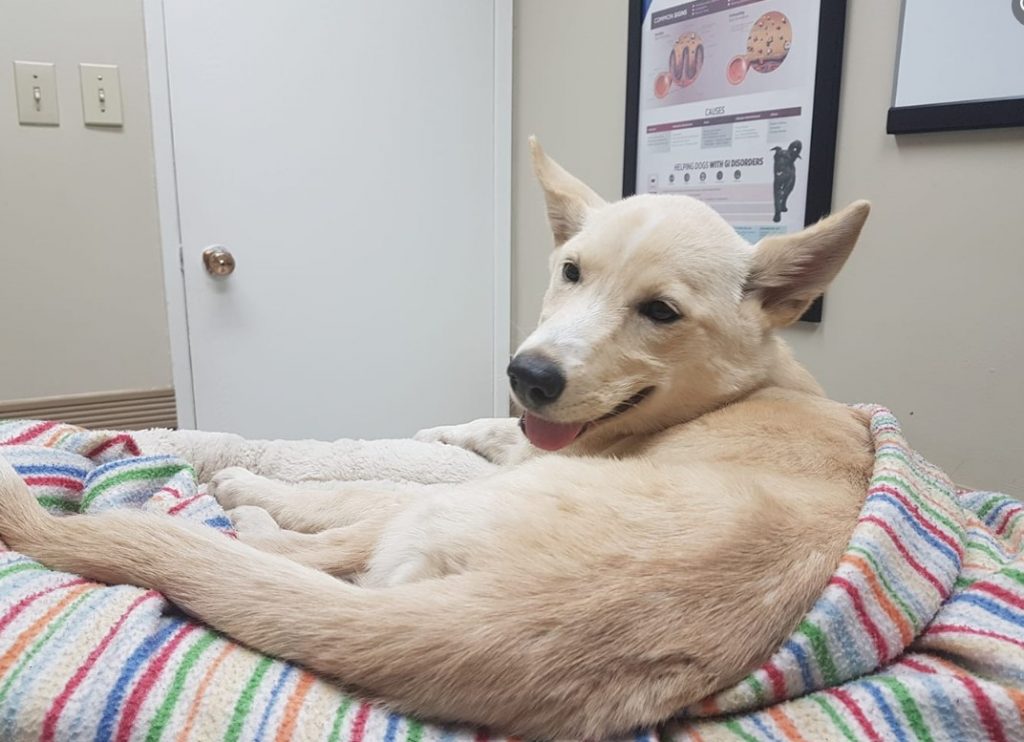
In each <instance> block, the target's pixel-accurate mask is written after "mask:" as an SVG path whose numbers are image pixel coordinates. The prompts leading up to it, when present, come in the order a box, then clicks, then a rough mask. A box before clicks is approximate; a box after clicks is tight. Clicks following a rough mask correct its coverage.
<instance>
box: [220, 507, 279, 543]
mask: <svg viewBox="0 0 1024 742" xmlns="http://www.w3.org/2000/svg"><path fill="white" fill-rule="evenodd" d="M228 516H229V517H230V518H231V522H232V523H233V524H234V526H235V530H236V531H237V532H238V533H239V535H242V536H251V535H255V536H259V535H263V534H269V533H277V532H278V531H279V530H281V527H280V526H278V525H277V521H275V520H274V517H273V516H272V515H271V514H270V513H268V512H267V511H266V510H264V509H263V508H259V507H256V506H255V505H240V506H238V507H237V508H234V509H232V510H229V511H228Z"/></svg>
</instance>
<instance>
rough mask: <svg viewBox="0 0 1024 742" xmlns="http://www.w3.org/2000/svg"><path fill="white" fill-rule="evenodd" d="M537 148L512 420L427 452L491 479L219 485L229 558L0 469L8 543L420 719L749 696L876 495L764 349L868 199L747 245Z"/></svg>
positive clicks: (848, 436) (833, 430) (825, 280)
mask: <svg viewBox="0 0 1024 742" xmlns="http://www.w3.org/2000/svg"><path fill="white" fill-rule="evenodd" d="M531 146H532V150H533V161H534V168H535V171H536V175H537V177H538V178H539V181H540V184H541V185H542V187H543V190H544V193H545V198H546V203H547V208H548V214H549V217H550V223H551V227H552V231H553V234H554V238H555V240H554V241H555V248H554V251H553V253H552V255H551V265H552V268H553V269H552V272H551V273H552V275H551V283H550V286H549V288H548V290H547V294H546V296H545V299H544V302H543V310H542V313H541V318H540V323H539V325H538V327H537V329H536V331H535V332H534V333H533V334H531V335H530V336H529V337H528V338H527V339H526V341H525V342H524V343H523V344H522V346H521V347H520V348H519V349H518V351H517V353H516V354H515V356H514V358H513V360H512V362H511V364H510V366H509V377H510V383H511V387H512V391H513V394H514V397H515V399H516V400H517V402H518V403H519V404H520V405H521V406H522V408H523V411H524V412H523V415H522V417H521V418H520V419H515V418H509V419H498V420H481V421H476V422H473V423H470V424H468V425H463V426H454V427H443V428H438V429H432V430H429V431H425V432H423V433H422V434H421V435H420V436H419V437H420V438H421V439H425V440H434V441H441V442H444V443H448V444H453V445H458V446H464V447H466V448H469V449H471V450H474V451H477V452H478V453H480V454H481V455H483V456H486V457H487V458H489V459H491V460H492V461H496V462H499V463H502V464H504V465H505V466H502V467H500V468H499V469H498V471H497V473H495V474H494V475H491V476H488V477H486V478H484V479H480V480H477V481H472V482H467V483H463V484H457V485H450V486H447V485H446V486H442V487H440V488H438V489H436V490H434V491H433V492H431V493H429V494H423V492H422V491H419V492H418V494H416V495H414V494H413V493H412V492H411V491H409V492H406V491H404V490H403V489H401V488H400V487H398V488H395V489H391V488H387V489H385V488H381V491H375V490H374V489H373V488H372V487H370V486H368V485H365V484H358V483H349V484H345V483H339V484H338V486H337V488H336V489H334V490H332V491H325V490H320V489H314V490H309V491H302V489H303V488H302V486H301V485H286V484H282V483H279V482H273V481H269V480H265V479H261V478H260V477H257V476H255V475H253V474H250V473H248V472H246V471H244V470H238V469H228V470H225V471H222V472H220V473H218V474H217V475H216V476H215V478H214V480H213V481H212V482H211V483H210V484H209V491H210V492H211V493H212V494H214V495H215V496H216V497H217V498H218V499H219V501H220V502H221V503H222V504H223V505H224V506H225V507H226V508H228V509H230V510H231V512H232V515H233V517H234V519H235V522H236V524H237V526H238V530H239V533H240V537H239V540H233V539H229V538H225V537H224V536H223V535H221V534H219V533H216V532H214V531H212V530H210V529H206V528H203V527H201V526H192V525H188V524H183V523H181V522H173V521H171V520H170V519H168V518H165V517H162V516H159V515H155V514H146V513H141V512H132V511H112V512H106V513H103V514H97V515H89V516H70V517H53V516H51V515H49V514H48V513H47V512H46V511H44V510H43V509H42V508H41V507H40V506H39V505H38V504H37V502H36V501H35V499H34V498H33V497H32V496H31V494H30V492H29V490H28V489H27V487H26V486H25V484H24V483H23V482H22V481H21V479H20V478H18V477H17V475H16V474H15V473H14V471H13V469H12V468H11V467H10V466H9V465H6V464H4V465H2V466H0V537H2V539H3V541H4V542H5V543H7V544H8V545H9V546H10V548H12V549H15V550H17V551H19V552H22V553H24V554H26V555H29V556H31V557H32V558H35V559H38V560H39V561H41V562H42V563H43V564H45V565H47V566H49V567H51V568H53V569H57V570H63V571H66V572H73V573H76V574H80V575H83V576H85V577H88V578H91V579H95V580H100V581H104V582H109V583H127V584H132V585H138V586H141V587H145V588H151V589H155V590H159V591H160V592H162V593H163V594H165V595H166V596H167V597H168V598H169V599H170V600H172V601H173V602H174V603H176V604H177V605H178V606H179V607H180V608H181V609H183V610H184V611H186V612H187V613H189V614H191V615H192V616H195V617H196V618H198V619H201V620H202V621H204V622H205V623H207V624H209V625H210V626H212V627H214V628H216V629H218V630H219V631H221V632H223V633H225V634H227V635H228V636H230V637H232V638H234V639H235V640H237V641H240V642H243V643H245V644H247V645H249V646H250V647H253V648H255V649H257V650H259V651H261V652H264V653H266V654H270V655H274V656H277V657H281V658H285V659H287V660H290V661H293V662H295V663H298V664H301V665H304V666H306V667H308V668H310V669H312V670H313V671H316V672H318V673H320V674H322V675H324V676H327V677H329V678H332V679H335V680H337V681H339V682H341V683H344V684H346V685H347V686H349V687H355V688H357V689H359V690H361V691H362V692H364V693H366V694H369V695H371V696H372V697H375V698H380V699H383V700H384V701H386V702H387V703H388V704H389V705H390V706H391V707H392V708H394V709H396V710H398V711H401V712H406V713H410V714H414V715H417V716H420V717H424V718H436V719H445V720H448V721H457V722H467V723H472V724H478V725H486V726H489V727H490V728H492V729H495V730H501V731H503V732H506V733H514V734H519V735H523V736H527V737H532V738H562V737H583V738H601V737H606V736H609V735H615V734H622V733H626V732H629V731H631V730H634V729H637V728H641V727H646V726H649V725H653V724H657V723H658V722H662V721H664V720H666V719H667V718H669V717H671V716H673V715H674V714H676V713H677V712H678V711H679V710H680V709H683V708H684V707H686V706H688V705H689V704H692V703H694V702H696V701H698V700H699V699H701V698H703V697H704V696H706V695H708V694H710V693H712V692H714V691H715V690H718V689H721V688H724V687H727V686H729V685H731V684H734V683H736V682H738V681H739V680H740V679H742V678H743V677H744V676H745V675H746V674H747V673H748V672H749V671H751V669H753V668H755V667H756V666H758V665H759V664H761V663H762V662H764V661H765V660H766V659H767V658H768V657H769V656H770V655H771V653H772V652H773V650H775V649H776V648H777V647H778V646H779V645H780V644H781V643H782V642H783V641H784V640H785V639H786V637H787V636H788V635H789V634H790V632H791V631H792V630H793V629H794V627H795V626H796V625H797V623H798V622H799V620H800V619H801V617H802V616H803V615H804V614H805V612H806V611H807V610H808V609H809V608H810V607H811V606H812V604H813V603H814V601H815V599H816V598H817V596H818V594H819V593H820V592H821V591H822V590H823V588H824V587H825V585H826V583H827V581H828V579H829V577H830V575H831V573H832V572H833V570H834V568H835V567H836V565H837V564H838V561H839V559H840V556H841V554H842V553H843V550H844V548H845V546H846V544H847V540H848V537H849V535H850V533H851V532H852V530H853V528H854V525H855V522H856V519H857V516H858V513H859V510H860V508H861V505H862V503H863V501H864V499H865V497H866V491H867V482H868V478H869V474H870V471H871V467H872V460H873V451H872V446H871V443H870V438H869V434H868V428H867V424H868V421H867V419H866V417H865V415H864V414H863V413H861V412H859V411H858V410H856V409H854V408H850V407H847V406H845V405H842V404H839V403H836V402H832V401H830V400H828V399H827V398H826V397H825V396H824V395H823V393H822V390H821V388H820V387H819V386H818V384H817V383H816V382H815V381H814V379H813V378H812V377H811V375H810V374H809V373H808V372H807V371H806V370H804V369H803V368H802V367H801V366H800V365H799V364H798V363H797V362H796V361H795V360H794V359H793V357H792V355H791V353H790V352H789V350H788V349H787V348H786V346H785V345H784V344H783V342H782V341H781V340H780V339H779V338H777V337H776V335H775V330H776V329H777V328H780V327H783V326H786V325H789V324H791V323H793V322H795V321H796V320H797V319H798V318H799V317H800V316H801V315H802V314H803V312H804V310H805V309H806V308H807V306H808V305H809V304H810V303H811V302H812V301H813V300H814V299H815V298H816V297H817V296H819V295H820V294H821V293H822V292H823V291H824V290H825V288H826V286H827V285H828V284H829V282H830V281H831V280H832V278H833V277H834V276H835V275H836V273H837V272H838V271H839V269H840V267H841V266H842V265H843V263H844V262H845V260H846V258H847V256H848V255H849V254H850V251H851V250H852V248H853V246H854V244H855V242H856V240H857V238H858V235H859V233H860V231H861V228H862V226H863V225H864V222H865V219H866V218H867V216H868V211H869V205H868V204H867V203H866V202H858V203H854V204H853V205H851V206H849V207H848V208H846V209H844V210H842V211H840V212H839V213H837V214H835V215H833V216H831V217H829V218H827V219H825V220H823V221H821V222H820V223H818V224H816V225H814V226H812V227H810V228H808V229H806V230H805V231H803V232H800V233H796V234H791V235H783V236H772V237H769V238H767V239H765V240H764V241H762V242H761V243H759V244H758V245H756V246H754V247H752V246H750V245H748V244H747V243H746V242H744V241H743V240H742V239H741V238H740V237H739V236H738V235H737V233H736V232H735V231H734V230H733V229H732V228H731V227H730V226H729V225H728V224H727V223H726V222H725V221H724V220H723V219H722V218H721V217H719V216H718V215H717V214H716V213H715V212H714V211H713V210H712V209H711V208H709V207H708V206H706V205H704V204H702V203H700V202H698V201H696V200H693V199H691V198H688V197H685V196H679V195H666V194H660V195H655V194H647V195H639V196H635V197H632V198H629V199H626V200H623V201H620V202H617V203H606V202H605V201H604V200H603V199H601V198H600V197H599V196H598V195H597V194H596V193H595V192H594V191H593V190H591V189H590V188H589V187H587V186H586V185H584V184H583V183H582V182H580V181H579V180H577V179H576V178H574V177H573V176H571V175H570V174H569V173H568V172H566V171H565V170H564V169H563V168H562V167H560V166H559V165H558V164H557V163H555V162H554V161H553V160H552V159H550V158H549V157H548V156H547V155H546V154H545V153H544V151H543V150H542V149H541V147H540V146H539V145H538V144H536V142H534V141H532V140H531ZM339 578H340V579H339Z"/></svg>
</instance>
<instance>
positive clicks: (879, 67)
mask: <svg viewBox="0 0 1024 742" xmlns="http://www.w3.org/2000/svg"><path fill="white" fill-rule="evenodd" d="M626 5H627V3H626V2H625V0H601V1H600V2H596V1H595V0H559V2H550V1H549V0H517V2H516V39H515V54H516V59H515V75H516V90H515V120H514V129H513V133H514V136H515V143H516V150H515V166H516V167H515V173H514V178H515V182H514V188H513V190H514V193H515V197H516V201H515V205H514V212H513V219H514V222H513V229H514V233H513V251H514V255H515V265H514V287H513V300H514V307H513V316H514V318H515V322H516V326H515V328H514V331H513V338H514V340H515V341H518V340H519V339H521V338H522V337H523V336H524V335H525V333H526V332H528V331H529V328H530V327H531V326H532V325H533V324H534V323H535V321H536V316H537V311H538V307H539V302H540V297H541V295H542V293H543V290H544V286H545V284H546V276H545V275H544V271H545V267H546V262H545V261H546V255H547V251H548V249H549V247H550V244H551V240H550V237H549V235H548V234H547V231H546V225H545V223H544V214H543V207H542V199H541V196H540V193H539V190H538V189H537V187H536V186H535V185H534V184H533V182H532V179H531V177H530V173H529V163H528V159H527V157H526V152H525V147H524V145H525V138H526V136H527V135H528V134H530V133H536V134H537V135H538V136H540V137H541V139H542V141H543V142H544V144H545V145H546V146H547V147H548V149H549V150H550V151H551V152H552V153H553V154H554V155H555V156H556V157H557V158H559V159H560V160H561V161H562V162H563V164H565V165H566V166H567V167H569V168H570V169H571V170H573V171H574V172H576V173H578V174H579V175H581V176H582V177H583V178H584V179H585V180H587V181H589V182H590V183H591V185H593V186H594V187H595V188H596V189H597V190H598V191H599V192H600V193H601V194H602V195H604V196H606V197H615V196H616V195H618V191H619V188H620V174H621V167H622V126H623V124H622V121H623V105H624V98H625V92H624V91H625V87H624V86H625V74H624V71H625V55H626ZM898 23H899V3H895V2H891V0H858V1H857V2H851V3H850V11H849V18H848V29H847V51H846V62H845V66H844V73H843V76H844V80H843V91H842V104H841V113H840V127H839V142H838V161H837V165H836V187H835V202H836V203H837V204H843V203H846V202H848V201H851V200H853V199H855V198H870V199H872V200H873V201H874V202H875V210H874V213H873V215H872V218H871V221H870V222H869V227H868V229H867V230H866V232H865V234H864V237H863V239H862V242H861V245H860V247H859V248H858V250H857V251H856V252H855V253H854V256H853V257H852V258H851V261H850V263H849V264H848V266H847V268H846V270H845V271H844V273H843V274H842V275H841V276H840V278H839V279H838V280H837V282H836V284H835V285H834V287H833V288H832V290H831V291H830V292H829V295H828V297H827V300H826V308H825V322H824V324H823V325H822V326H820V327H817V328H814V327H810V326H806V327H805V326H801V327H799V328H795V329H793V330H791V331H790V332H789V333H788V337H789V340H790V341H791V342H792V344H793V346H794V349H795V350H796V353H797V355H798V357H799V358H800V359H801V360H802V361H804V362H805V363H806V364H807V365H808V366H809V367H810V369H811V370H812V371H813V372H814V373H815V374H816V375H817V376H818V378H819V379H820V380H821V381H822V383H823V384H824V385H825V386H826V388H827V389H828V391H829V393H830V394H831V395H832V396H833V397H835V398H837V399H841V400H845V401H851V402H860V401H871V402H879V403H882V404H885V405H888V406H889V407H891V408H892V409H893V410H894V411H895V412H896V414H897V415H898V416H899V417H900V418H901V420H902V422H903V424H904V427H905V428H906V430H907V432H908V435H909V437H910V440H911V441H912V442H913V443H914V444H915V445H916V446H917V448H918V449H919V450H921V451H922V452H923V453H924V454H925V455H926V456H928V457H930V458H931V459H932V460H933V461H935V463H937V464H939V465H941V466H942V467H944V468H945V469H946V470H947V471H948V472H950V474H951V475H953V476H954V477H955V478H957V479H958V480H959V481H960V482H963V483H966V484H970V485H973V486H978V487H989V488H998V489H1003V490H1006V491H1010V492H1013V493H1016V494H1024V466H1022V464H1021V453H1022V452H1024V381H1022V380H1024V374H1022V369H1024V290H1022V289H1021V280H1022V277H1024V237H1022V232H1024V221H1022V217H1021V211H1020V206H1019V203H1020V200H1021V199H1020V193H1021V187H1022V186H1021V181H1020V170H1021V167H1022V166H1024V136H1022V135H1021V130H1019V129H1018V130H1009V131H1003V132H997V131H990V132H965V133H953V134H943V135H919V136H907V137H901V138H899V139H897V138H895V137H891V136H889V135H887V134H886V133H885V114H886V111H887V109H888V105H889V98H890V93H891V86H892V75H893V66H894V61H895V52H896V41H897V28H898Z"/></svg>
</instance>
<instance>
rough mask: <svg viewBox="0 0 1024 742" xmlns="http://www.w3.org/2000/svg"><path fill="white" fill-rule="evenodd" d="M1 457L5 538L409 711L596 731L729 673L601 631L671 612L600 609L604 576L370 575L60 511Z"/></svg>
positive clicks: (205, 535)
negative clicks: (52, 510) (336, 572)
mask: <svg viewBox="0 0 1024 742" xmlns="http://www.w3.org/2000/svg"><path fill="white" fill-rule="evenodd" d="M4 464H5V462H4V461H3V460H2V459H0V537H2V538H3V540H4V542H5V543H6V544H7V545H8V546H9V547H10V548H12V549H14V550H16V551H18V552H20V553H22V554H25V555H27V556H29V557H31V558H33V559H38V560H40V561H41V562H42V563H43V564H45V565H46V566H48V567H50V568H51V569H56V570H60V571H65V572H71V573H74V574H79V575H82V576H84V577H87V578H90V579H94V580H101V581H103V582H108V583H112V584H129V585H137V586H139V587H143V588H148V589H153V590H158V591H160V592H161V593H163V594H164V595H166V596H167V597H168V598H169V599H170V600H172V601H173V602H174V603H176V604H177V605H178V606H179V607H180V608H181V609H182V610H184V611H185V612H186V613H188V614H190V615H192V616H195V617H196V618H198V619H199V620H201V621H203V622H205V623H207V624H209V625H210V626H212V627H213V628H215V629H217V630H218V631H221V632H223V633H224V634H227V635H228V636H230V637H232V638H233V639H235V640H237V641H239V642H241V643H244V644H246V645H248V646H249V647H252V648H253V649H256V650H257V651H260V652H264V653H266V654H269V655H273V656H276V657H280V658H283V659H286V660H289V661H291V662H295V663H297V664H300V665H304V666H305V667H307V668H309V669H311V670H313V671H315V672H318V673H321V674H323V675H326V676H328V677H331V678H335V679H337V680H340V681H341V682H344V683H347V684H350V685H354V686H357V687H359V688H360V689H362V690H363V691H364V692H366V693H367V694H369V695H370V696H372V697H378V698H384V699H387V701H388V702H389V704H390V705H391V707H392V708H394V709H395V710H398V711H401V712H404V713H410V714H416V715H418V716H422V717H430V718H442V719H444V718H447V719H452V720H460V721H465V722H473V723H476V724H481V725H487V726H489V727H491V728H499V729H502V730H504V731H507V732H510V733H518V734H519V735H520V736H523V737H529V738H566V737H573V738H577V737H583V738H599V737H606V736H610V735H613V734H624V733H625V732H627V731H628V730H631V729H634V728H640V727H642V726H645V725H650V724H653V723H656V722H659V721H661V720H663V719H665V718H667V717H668V716H670V715H671V714H672V713H674V712H675V711H677V710H678V709H679V708H683V707H685V706H687V705H689V704H690V703H694V702H696V701H697V700H698V699H699V698H700V697H702V696H703V695H705V694H706V693H707V692H708V690H709V689H712V688H715V687H719V686H720V685H721V683H722V681H721V679H720V678H718V677H717V676H716V675H715V674H714V673H712V672H710V671H709V670H708V665H707V663H705V662H703V661H702V660H699V659H695V658H694V657H691V656H690V654H689V653H687V652H679V651H675V649H674V648H669V649H666V650H664V651H660V652H646V653H643V655H642V656H641V655H637V653H636V650H635V649H631V646H632V645H631V644H630V643H629V642H624V643H622V646H619V645H616V644H615V643H608V642H602V641H601V640H602V639H606V638H607V637H608V636H615V635H616V633H617V632H621V630H622V629H621V627H622V626H624V625H633V624H634V623H636V622H638V621H644V620H647V621H650V620H651V617H652V614H653V616H655V617H658V618H659V620H660V617H661V613H662V612H660V611H650V610H648V609H647V608H644V610H643V611H640V612H635V614H631V615H622V614H621V612H620V610H618V609H615V608H613V607H611V606H609V607H607V609H606V610H603V611H599V612H595V611H594V605H595V600H597V597H598V596H601V595H603V594H604V593H605V592H606V591H607V590H608V589H609V588H610V585H599V586H595V585H594V584H593V583H592V582H590V581H587V582H582V583H581V582H580V581H579V580H576V579H573V578H568V577H567V578H564V579H556V580H554V582H550V581H549V583H546V584H545V585H543V586H538V585H536V584H534V582H535V581H534V580H533V579H530V578H528V577H525V576H524V577H516V576H515V574H512V575H509V576H508V577H507V578H506V579H505V580H503V581H496V580H495V579H494V578H493V577H491V576H487V575H483V574H480V573H464V574H457V575H449V576H447V577H444V578H442V579H436V580H425V581H423V582H418V583H412V584H406V585H401V586H398V587H391V588H375V589H367V588H362V587H359V586H356V585H351V584H349V583H347V582H345V581H343V580H338V579H335V578H333V577H331V576H330V575H328V574H325V573H324V572H319V571H317V570H315V569H310V568H309V567H306V566H303V565H301V564H296V563H295V562H293V561H290V560H288V559H285V558H283V557H281V556H277V555H274V554H267V553H265V552H261V551H259V550H256V549H253V548H252V547H249V546H246V545H245V544H243V543H239V542H238V541H235V540H232V539H230V538H227V537H226V536H224V535H222V534H219V533H217V532H215V531H213V530H212V529H209V528H206V527H203V526H199V525H197V524H191V523H180V522H177V521H176V520H175V519H173V518H167V517H165V516H159V515H154V514H150V513H140V512H138V511H134V512H128V511H110V512H106V513H102V514H98V515H87V516H82V515H73V516H69V517H64V518H56V517H53V516H51V515H49V514H48V513H47V512H46V511H45V510H43V509H42V508H41V507H39V505H38V503H37V502H36V500H35V498H34V497H33V496H32V494H31V493H30V492H29V490H28V488H27V487H26V486H25V484H24V483H23V482H22V481H21V480H20V479H19V478H18V475H17V474H15V473H14V471H13V469H11V468H10V467H9V466H6V467H5V466H4ZM510 580H511V581H510ZM517 580H518V581H517ZM510 596H515V597H514V599H512V598H511V597H510ZM510 600H514V602H510ZM602 600H603V599H602ZM597 604H598V605H603V603H602V602H601V601H600V600H598V601H597ZM685 613H686V612H685V611H683V612H682V614H685ZM682 628H683V627H680V626H677V625H675V624H672V625H668V624H666V625H665V626H664V627H662V628H661V629H660V630H659V631H660V633H662V634H667V635H671V636H684V635H686V633H687V632H686V631H684V630H682ZM652 631H653V629H647V633H650V632H652ZM598 644H608V646H606V647H604V646H603V647H602V648H601V651H596V652H595V651H594V647H595V645H598ZM581 657H583V658H586V661H581V660H580V658H581Z"/></svg>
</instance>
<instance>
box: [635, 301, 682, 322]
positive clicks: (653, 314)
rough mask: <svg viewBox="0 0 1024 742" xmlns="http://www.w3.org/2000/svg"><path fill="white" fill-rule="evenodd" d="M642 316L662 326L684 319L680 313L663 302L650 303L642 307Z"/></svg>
mask: <svg viewBox="0 0 1024 742" xmlns="http://www.w3.org/2000/svg"><path fill="white" fill-rule="evenodd" d="M640 314H642V315H643V316H645V317H647V318H648V319H651V320H653V321H655V322H659V323H661V324H665V325H667V324H669V323H670V322H675V321H676V320H677V319H679V318H680V317H682V315H681V314H679V312H677V311H676V310H675V309H673V308H672V307H670V306H669V305H668V304H666V303H665V302H663V301H648V302H645V303H643V304H641V305H640Z"/></svg>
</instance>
